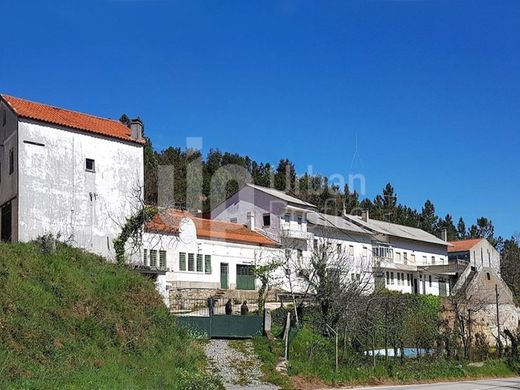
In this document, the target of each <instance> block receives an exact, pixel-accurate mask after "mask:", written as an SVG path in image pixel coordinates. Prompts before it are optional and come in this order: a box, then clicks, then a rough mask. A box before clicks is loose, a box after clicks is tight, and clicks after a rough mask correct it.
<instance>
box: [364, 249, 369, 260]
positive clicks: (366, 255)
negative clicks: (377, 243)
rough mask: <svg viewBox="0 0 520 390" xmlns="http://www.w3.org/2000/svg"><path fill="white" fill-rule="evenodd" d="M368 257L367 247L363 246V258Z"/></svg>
mask: <svg viewBox="0 0 520 390" xmlns="http://www.w3.org/2000/svg"><path fill="white" fill-rule="evenodd" d="M367 257H368V248H367V247H366V246H364V247H363V258H364V259H366V258H367Z"/></svg>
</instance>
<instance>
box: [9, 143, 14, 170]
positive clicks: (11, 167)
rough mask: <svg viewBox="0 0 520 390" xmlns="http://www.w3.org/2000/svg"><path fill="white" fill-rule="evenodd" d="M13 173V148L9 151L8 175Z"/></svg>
mask: <svg viewBox="0 0 520 390" xmlns="http://www.w3.org/2000/svg"><path fill="white" fill-rule="evenodd" d="M13 173H14V148H11V149H9V175H12V174H13Z"/></svg>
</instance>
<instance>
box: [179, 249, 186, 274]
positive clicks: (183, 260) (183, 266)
mask: <svg viewBox="0 0 520 390" xmlns="http://www.w3.org/2000/svg"><path fill="white" fill-rule="evenodd" d="M179 271H186V253H185V252H179Z"/></svg>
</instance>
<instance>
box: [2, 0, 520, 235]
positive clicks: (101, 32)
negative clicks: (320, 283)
mask: <svg viewBox="0 0 520 390" xmlns="http://www.w3.org/2000/svg"><path fill="white" fill-rule="evenodd" d="M2 14H3V16H2V22H1V23H0V32H1V34H2V37H3V39H2V44H1V50H0V91H1V92H2V93H8V94H12V95H15V96H20V97H25V98H28V99H32V100H37V101H43V102H47V103H49V104H53V105H57V106H63V107H66V108H72V109H76V110H79V111H84V112H89V113H93V114H97V115H101V116H108V117H113V118H117V117H119V115H120V114H121V113H123V112H125V113H128V114H129V115H130V116H136V115H139V116H140V117H141V118H142V119H143V120H144V121H145V125H146V132H147V134H148V135H149V136H150V137H151V138H152V140H153V144H154V146H155V147H156V148H158V149H161V148H165V147H167V146H169V145H173V146H183V145H185V144H186V137H198V136H200V137H203V140H204V141H203V142H204V150H203V151H204V152H206V151H207V150H208V149H209V148H210V147H216V148H219V149H221V150H223V151H231V152H238V153H241V154H247V155H249V156H250V157H252V158H254V159H256V160H259V161H266V162H272V163H276V162H277V161H278V160H279V159H280V158H285V157H287V158H289V159H291V160H292V161H293V162H295V163H296V166H297V169H298V171H299V173H303V172H304V171H305V170H306V167H307V166H308V165H312V169H313V172H320V173H322V174H324V175H332V174H335V173H339V174H343V175H345V176H347V175H348V174H349V173H362V174H363V175H365V177H366V183H367V195H368V196H370V197H373V196H374V195H375V194H377V193H379V192H380V191H381V190H382V188H383V186H384V185H385V184H386V183H387V182H389V181H390V182H391V183H392V184H393V185H394V187H395V189H396V192H397V194H398V196H399V201H400V202H403V203H405V204H408V205H410V206H412V207H416V208H420V207H421V206H422V204H423V203H424V201H425V200H426V199H431V200H432V201H433V202H434V204H435V206H436V208H437V211H438V213H439V214H442V215H444V214H445V213H447V212H449V213H451V214H452V215H454V216H455V217H456V218H458V217H459V216H463V217H464V218H465V220H466V223H467V224H468V225H469V224H470V223H472V222H473V221H474V220H475V219H476V218H477V217H478V216H481V215H484V216H488V217H490V218H491V219H492V220H493V222H494V224H495V228H496V232H497V233H498V234H500V235H503V236H507V237H509V236H510V235H511V234H513V233H515V232H520V222H519V221H520V202H519V199H520V154H519V146H520V135H519V130H520V128H519V127H520V50H519V49H520V2H519V1H505V0H503V1H502V0H500V1H494V0H489V1H478V0H467V1H464V0H449V1H443V0H432V1H427V0H423V1H421V0H360V1H354V0H352V1H347V0H345V1H328V2H325V1H306V0H302V1H287V0H279V1H272V2H268V1H262V2H254V1H226V2H224V1H213V2H209V1H208V2H196V1H185V2H181V1H138V0H137V1H135V0H134V1H109V2H101V1H88V2H87V1H85V2H75V1H68V2H63V3H61V2H54V1H51V2H35V3H31V2H24V1H20V2H9V4H3V5H2ZM356 140H357V148H356Z"/></svg>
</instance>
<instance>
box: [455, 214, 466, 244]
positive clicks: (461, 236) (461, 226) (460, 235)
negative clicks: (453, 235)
mask: <svg viewBox="0 0 520 390" xmlns="http://www.w3.org/2000/svg"><path fill="white" fill-rule="evenodd" d="M466 238H468V231H467V230H466V224H465V223H464V218H462V217H460V218H459V222H458V223H457V240H465V239H466Z"/></svg>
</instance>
